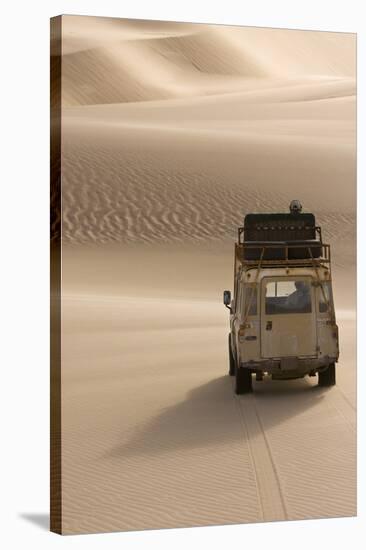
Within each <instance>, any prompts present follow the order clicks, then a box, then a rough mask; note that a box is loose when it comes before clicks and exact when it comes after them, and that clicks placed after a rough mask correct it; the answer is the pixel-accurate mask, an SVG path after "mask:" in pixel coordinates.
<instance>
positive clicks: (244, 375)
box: [235, 367, 253, 395]
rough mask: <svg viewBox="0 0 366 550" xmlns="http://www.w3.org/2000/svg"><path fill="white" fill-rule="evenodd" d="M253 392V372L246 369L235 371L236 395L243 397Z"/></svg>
mask: <svg viewBox="0 0 366 550" xmlns="http://www.w3.org/2000/svg"><path fill="white" fill-rule="evenodd" d="M252 391H253V385H252V371H251V370H250V369H246V368H243V367H241V368H237V369H236V370H235V393H236V394H237V395H242V394H243V393H250V392H252Z"/></svg>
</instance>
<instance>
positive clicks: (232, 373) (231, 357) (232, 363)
mask: <svg viewBox="0 0 366 550" xmlns="http://www.w3.org/2000/svg"><path fill="white" fill-rule="evenodd" d="M229 375H230V376H235V359H234V355H233V350H232V348H231V338H230V334H229Z"/></svg>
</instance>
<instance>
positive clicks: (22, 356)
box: [0, 0, 366, 550]
mask: <svg viewBox="0 0 366 550" xmlns="http://www.w3.org/2000/svg"><path fill="white" fill-rule="evenodd" d="M362 4H364V3H363V2H361V1H359V2H357V1H350V0H349V1H347V2H336V1H334V0H333V1H326V0H322V1H320V0H316V1H313V0H307V1H305V0H304V1H301V2H300V1H294V0H292V1H291V0H288V1H284V0H277V1H272V2H271V1H267V2H266V1H261V0H255V2H251V3H249V2H234V1H232V0H221V1H218V0H215V1H213V0H211V1H209V2H208V1H207V2H204V1H201V2H199V1H198V0H196V1H195V0H189V1H188V0H185V2H183V1H178V0H170V1H169V2H166V1H165V2H164V1H163V0H150V1H148V0H145V1H143V0H141V1H139V0H133V2H132V3H125V2H121V3H117V2H112V1H109V0H103V2H97V1H95V0H89V1H88V2H82V1H76V0H73V1H72V2H70V1H56V0H52V1H48V2H38V3H34V2H25V1H24V2H20V1H15V0H14V1H13V2H11V3H10V2H9V3H8V4H2V11H1V17H0V40H1V45H0V55H1V65H0V93H1V101H0V124H1V141H2V143H1V149H0V150H1V153H2V154H1V157H0V158H1V160H0V172H1V177H0V186H1V187H0V189H1V194H0V240H1V241H0V244H1V247H0V277H1V282H0V295H1V300H0V311H1V332H0V357H1V362H0V368H1V371H0V372H1V378H0V429H1V432H0V461H1V464H0V505H1V509H0V525H1V530H0V544H1V546H2V548H4V549H6V550H8V549H11V548H27V547H37V548H40V549H43V548H47V549H49V548H51V549H52V548H56V547H63V548H66V547H67V548H71V547H72V548H76V547H77V548H83V547H88V548H112V547H113V548H117V547H121V546H122V545H123V548H127V549H130V548H133V549H135V548H136V549H140V548H145V547H146V545H152V546H153V547H154V546H159V548H163V549H164V548H171V547H172V546H173V547H174V548H188V547H189V548H191V547H193V548H196V547H200V548H202V547H203V546H207V547H211V548H219V547H222V546H223V545H225V546H228V545H233V546H238V545H239V546H243V547H244V546H245V547H246V548H249V547H252V548H253V547H254V548H262V547H264V546H265V545H267V546H270V547H271V548H273V547H274V548H277V547H281V550H282V549H283V550H286V549H288V548H291V549H293V548H294V547H295V548H296V549H302V548H306V549H308V548H315V549H317V548H321V547H327V548H334V549H338V548H340V549H341V548H342V550H343V549H344V548H347V547H351V548H352V549H358V548H361V537H362V535H363V537H364V538H365V528H363V527H362V524H365V520H366V506H365V493H366V491H365V464H366V460H365V437H364V432H365V424H364V418H365V399H364V395H363V394H364V392H365V376H364V373H363V371H364V367H365V351H364V350H365V346H364V340H365V337H364V331H363V327H364V326H365V315H364V314H363V312H362V308H365V307H366V302H365V291H364V290H363V289H362V286H364V285H363V283H362V281H365V261H364V259H363V258H362V253H363V254H365V247H363V246H362V240H363V239H364V238H365V221H364V219H365V218H364V219H363V216H362V212H363V211H364V208H365V202H366V201H365V191H364V190H363V186H364V179H365V178H364V176H365V162H364V157H363V156H362V152H364V151H365V145H366V144H365V134H364V131H365V127H364V122H365V118H364V113H365V108H364V99H365V67H366V56H365V43H366V34H365V26H366V24H365V21H366V18H365V17H364V16H363V14H362ZM65 13H68V14H85V15H104V16H116V17H118V16H119V17H132V18H133V17H134V18H145V19H162V20H176V21H195V22H205V23H226V24H242V25H256V26H273V27H288V28H300V29H317V30H332V31H349V32H357V33H358V69H359V73H358V105H359V107H358V115H359V124H358V137H359V141H358V144H359V147H358V151H359V152H358V162H359V170H358V220H359V227H358V243H359V250H358V263H359V275H358V281H359V283H358V287H359V288H358V297H359V305H358V343H359V350H358V395H359V400H358V407H359V445H358V450H359V460H358V463H359V517H358V518H346V519H341V520H339V519H338V520H316V521H302V522H289V523H276V524H274V523H272V524H255V525H238V526H233V527H205V528H195V529H174V530H164V531H146V532H138V533H117V534H110V535H85V536H72V537H60V536H58V535H55V534H53V533H49V532H48V530H47V521H48V520H47V515H48V496H49V489H48V481H49V478H48V476H49V459H48V456H49V435H48V432H49V397H48V396H49V360H48V357H49V338H48V331H49V321H48V308H49V304H48V292H49V282H48V281H49V276H48V261H49V258H48V235H49V224H48V220H49V211H48V203H49V195H48V186H49V164H48V163H49V128H48V125H49V117H48V113H49V17H51V16H53V15H59V14H65ZM4 306H5V307H4ZM362 465H363V466H362Z"/></svg>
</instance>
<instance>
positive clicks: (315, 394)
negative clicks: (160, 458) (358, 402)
mask: <svg viewBox="0 0 366 550" xmlns="http://www.w3.org/2000/svg"><path fill="white" fill-rule="evenodd" d="M310 380H314V382H311V381H310ZM316 380H317V379H316V378H313V379H309V378H307V379H299V380H288V381H277V380H276V381H272V380H270V379H268V380H264V381H263V382H254V381H253V386H254V393H253V394H249V395H242V396H236V395H235V393H234V389H233V380H232V378H231V377H229V376H221V377H219V378H215V379H213V380H210V381H209V382H207V383H205V384H203V385H201V386H199V387H197V388H195V389H194V390H192V391H190V392H188V393H187V396H186V398H185V399H184V401H181V402H179V403H177V404H175V405H173V406H171V407H167V408H165V409H164V410H163V411H162V412H161V413H160V414H159V415H157V416H156V417H154V418H152V419H151V420H150V421H148V422H146V423H144V424H142V425H141V426H139V427H137V428H134V431H133V432H131V433H130V434H128V433H127V434H122V435H121V440H122V441H121V443H120V444H118V445H117V446H115V447H114V448H113V449H112V450H111V451H109V452H108V453H107V456H108V457H110V458H121V459H123V458H124V457H128V456H142V455H146V456H147V455H154V454H160V453H166V452H175V451H177V450H182V449H194V448H206V447H207V446H210V445H214V446H216V447H217V446H218V445H226V444H228V443H230V442H236V441H238V440H240V438H243V437H245V433H244V431H243V427H242V425H241V423H240V421H239V417H240V413H239V407H238V405H239V406H240V403H241V402H244V403H243V404H247V405H248V406H253V405H254V403H255V406H259V407H260V408H261V410H262V409H263V411H264V412H265V414H266V429H270V428H271V427H272V426H274V425H279V424H281V423H282V422H285V421H288V420H289V419H291V421H296V417H297V416H298V415H301V414H303V413H305V412H308V411H309V409H311V408H313V407H315V406H318V405H319V402H320V401H321V400H322V399H323V398H324V395H325V393H326V392H327V391H329V390H328V388H320V387H318V386H317V385H316ZM253 396H254V402H253ZM104 456H105V455H104Z"/></svg>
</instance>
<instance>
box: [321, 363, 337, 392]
mask: <svg viewBox="0 0 366 550" xmlns="http://www.w3.org/2000/svg"><path fill="white" fill-rule="evenodd" d="M335 383H336V372H335V364H334V363H332V364H331V365H329V367H328V368H327V369H326V370H325V371H323V372H318V384H319V386H323V387H326V386H335Z"/></svg>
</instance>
